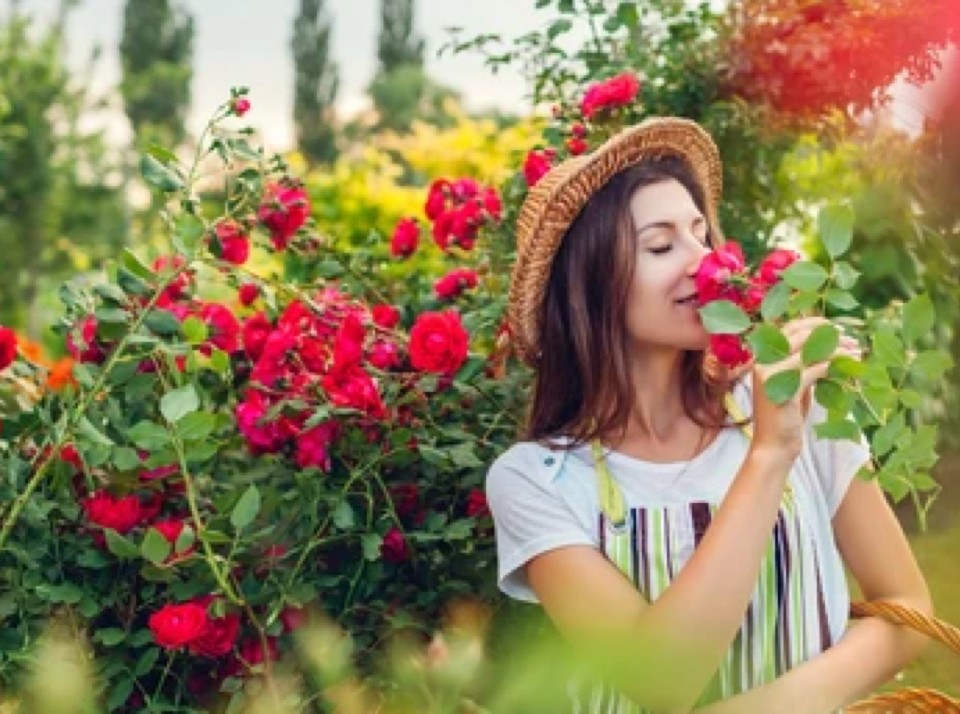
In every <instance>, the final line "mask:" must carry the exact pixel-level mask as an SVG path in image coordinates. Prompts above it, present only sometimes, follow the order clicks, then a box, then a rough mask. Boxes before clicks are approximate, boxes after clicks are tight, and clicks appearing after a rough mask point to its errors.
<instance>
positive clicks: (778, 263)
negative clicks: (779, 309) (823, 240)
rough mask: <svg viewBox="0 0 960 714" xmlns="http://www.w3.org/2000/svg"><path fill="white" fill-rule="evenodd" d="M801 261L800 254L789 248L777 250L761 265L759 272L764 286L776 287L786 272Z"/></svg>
mask: <svg viewBox="0 0 960 714" xmlns="http://www.w3.org/2000/svg"><path fill="white" fill-rule="evenodd" d="M798 260H800V254H799V253H797V252H796V251H794V250H789V249H787V248H777V249H776V250H774V251H772V252H771V253H770V254H769V255H767V257H766V258H764V259H763V261H762V262H761V263H760V268H759V270H758V271H757V273H758V277H759V281H760V283H761V284H762V285H766V286H768V287H769V286H771V285H776V284H777V282H779V280H780V275H781V274H782V273H783V271H784V270H786V269H787V268H789V267H790V266H791V265H793V264H794V263H796V262H797V261H798Z"/></svg>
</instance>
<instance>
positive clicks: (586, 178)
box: [507, 117, 723, 366]
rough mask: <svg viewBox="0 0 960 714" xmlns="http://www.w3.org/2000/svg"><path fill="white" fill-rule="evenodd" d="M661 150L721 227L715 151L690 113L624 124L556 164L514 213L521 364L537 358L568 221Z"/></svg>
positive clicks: (513, 323)
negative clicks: (677, 163)
mask: <svg viewBox="0 0 960 714" xmlns="http://www.w3.org/2000/svg"><path fill="white" fill-rule="evenodd" d="M664 156H676V157H679V158H681V159H683V160H684V161H685V162H686V163H687V164H688V165H689V166H690V169H691V170H692V171H693V173H694V175H695V176H696V178H697V181H698V182H699V183H700V185H702V186H703V188H704V192H705V194H706V199H707V212H708V214H709V215H708V220H709V221H710V223H711V225H713V226H718V222H717V205H718V204H719V202H720V195H721V193H722V190H723V173H722V166H721V164H720V152H719V151H718V150H717V146H716V144H715V143H714V142H713V139H711V138H710V135H709V134H708V133H707V132H706V131H704V129H702V128H701V127H700V126H699V125H698V124H696V123H695V122H692V121H690V120H688V119H679V118H672V117H671V118H659V117H658V118H652V119H647V120H645V121H643V122H641V123H640V124H638V125H636V126H633V127H629V128H627V129H624V130H623V131H621V132H620V133H618V134H616V135H614V136H613V137H611V138H610V139H608V140H607V141H606V142H605V143H603V144H602V145H601V146H599V147H598V148H597V149H596V150H595V151H593V152H592V153H591V154H589V155H583V156H577V157H574V158H571V159H567V160H566V161H564V162H563V163H561V164H558V165H557V166H555V167H553V168H552V169H550V171H549V172H547V174H546V175H545V176H543V177H542V178H541V179H540V181H538V182H537V183H536V185H534V186H533V188H531V189H530V192H529V193H528V194H527V197H526V199H525V200H524V202H523V205H522V206H521V208H520V215H519V217H518V218H517V259H516V262H515V263H514V266H513V275H512V278H511V282H510V297H509V304H508V307H507V321H508V323H509V325H510V332H511V335H512V340H513V343H514V348H515V349H516V352H517V355H518V356H519V357H520V359H522V360H523V361H524V362H526V363H527V364H529V365H531V366H533V365H535V364H536V363H537V360H538V357H539V342H540V331H541V324H540V323H541V320H542V312H543V300H544V295H545V292H546V286H547V281H548V280H549V277H550V269H551V267H552V265H553V258H554V256H555V255H556V253H557V249H558V248H559V247H560V243H561V241H562V240H563V237H564V235H566V233H567V230H568V229H569V228H570V225H571V224H572V223H573V222H574V220H575V219H576V217H577V216H578V215H579V214H580V211H582V210H583V208H584V206H586V204H587V202H588V201H589V200H590V197H591V196H593V194H594V193H596V192H597V191H598V190H599V189H600V188H601V187H602V186H603V185H604V184H605V183H607V181H609V180H610V179H611V178H612V177H613V176H614V175H616V174H618V173H619V172H620V171H623V170H624V169H626V168H629V167H630V166H634V165H636V164H638V163H641V162H642V161H644V160H647V159H653V158H659V157H664Z"/></svg>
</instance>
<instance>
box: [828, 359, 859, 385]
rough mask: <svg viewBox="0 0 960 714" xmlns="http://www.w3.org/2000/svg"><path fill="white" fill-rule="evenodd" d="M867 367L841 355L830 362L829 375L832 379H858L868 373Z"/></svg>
mask: <svg viewBox="0 0 960 714" xmlns="http://www.w3.org/2000/svg"><path fill="white" fill-rule="evenodd" d="M866 369H867V367H866V365H865V364H864V363H863V362H861V361H859V360H856V359H854V358H853V357H848V356H847V355H840V356H839V357H834V358H833V359H832V360H830V368H829V369H828V370H827V375H828V376H830V377H852V378H854V379H856V378H857V377H860V376H862V375H863V373H864V372H865V371H866Z"/></svg>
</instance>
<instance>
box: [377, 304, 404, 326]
mask: <svg viewBox="0 0 960 714" xmlns="http://www.w3.org/2000/svg"><path fill="white" fill-rule="evenodd" d="M370 314H371V317H372V318H373V324H374V325H376V326H377V327H382V328H383V329H385V330H392V329H393V328H394V327H396V326H397V323H399V322H400V311H399V310H398V309H397V308H395V307H394V306H393V305H374V306H373V307H372V308H371V310H370Z"/></svg>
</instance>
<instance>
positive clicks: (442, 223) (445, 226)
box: [432, 211, 456, 250]
mask: <svg viewBox="0 0 960 714" xmlns="http://www.w3.org/2000/svg"><path fill="white" fill-rule="evenodd" d="M455 217H456V214H455V213H454V212H453V211H448V212H446V213H441V214H440V215H439V216H437V220H435V221H434V222H433V230H432V233H433V241H434V243H436V244H437V246H438V247H439V248H440V250H446V249H447V248H448V247H449V246H450V235H451V232H452V229H453V221H454V219H455Z"/></svg>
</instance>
